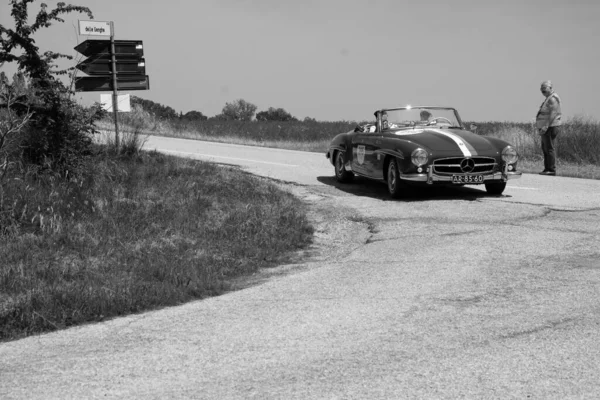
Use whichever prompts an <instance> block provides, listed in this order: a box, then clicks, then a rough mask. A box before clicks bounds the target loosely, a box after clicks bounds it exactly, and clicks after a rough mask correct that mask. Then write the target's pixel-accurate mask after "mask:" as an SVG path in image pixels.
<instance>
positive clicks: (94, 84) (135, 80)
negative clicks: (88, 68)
mask: <svg viewBox="0 0 600 400" xmlns="http://www.w3.org/2000/svg"><path fill="white" fill-rule="evenodd" d="M149 89H150V77H149V76H148V75H128V76H118V77H117V90H149ZM112 90H113V87H112V76H111V75H106V76H85V77H81V78H75V91H76V92H109V91H112Z"/></svg>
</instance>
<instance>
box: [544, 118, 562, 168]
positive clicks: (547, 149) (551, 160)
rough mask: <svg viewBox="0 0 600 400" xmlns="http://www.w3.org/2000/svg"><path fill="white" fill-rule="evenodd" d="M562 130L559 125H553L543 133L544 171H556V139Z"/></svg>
mask: <svg viewBox="0 0 600 400" xmlns="http://www.w3.org/2000/svg"><path fill="white" fill-rule="evenodd" d="M559 132H560V127H559V126H551V127H550V128H548V130H546V133H544V134H543V135H541V138H542V153H544V171H549V172H556V152H555V150H554V148H555V147H554V140H555V139H556V137H557V136H558V134H559Z"/></svg>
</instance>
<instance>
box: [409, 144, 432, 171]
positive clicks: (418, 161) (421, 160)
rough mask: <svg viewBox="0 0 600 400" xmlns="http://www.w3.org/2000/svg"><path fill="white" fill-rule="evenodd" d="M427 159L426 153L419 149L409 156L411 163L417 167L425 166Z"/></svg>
mask: <svg viewBox="0 0 600 400" xmlns="http://www.w3.org/2000/svg"><path fill="white" fill-rule="evenodd" d="M428 158H429V155H428V154H427V152H426V151H425V150H423V149H421V148H418V149H414V150H413V152H412V154H411V155H410V159H411V161H412V163H413V164H415V165H416V166H417V167H420V166H421V165H424V164H427V160H428Z"/></svg>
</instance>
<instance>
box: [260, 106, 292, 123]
mask: <svg viewBox="0 0 600 400" xmlns="http://www.w3.org/2000/svg"><path fill="white" fill-rule="evenodd" d="M256 120H257V121H295V120H296V118H294V117H293V116H292V114H290V113H289V112H287V111H285V110H284V109H283V108H275V107H269V109H268V110H267V111H261V112H259V113H258V114H256Z"/></svg>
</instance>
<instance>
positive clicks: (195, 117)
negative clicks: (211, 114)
mask: <svg viewBox="0 0 600 400" xmlns="http://www.w3.org/2000/svg"><path fill="white" fill-rule="evenodd" d="M180 119H181V120H184V121H206V120H207V119H208V117H207V116H206V115H204V114H202V113H201V112H200V111H188V112H186V113H185V114H183V115H181V117H180Z"/></svg>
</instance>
